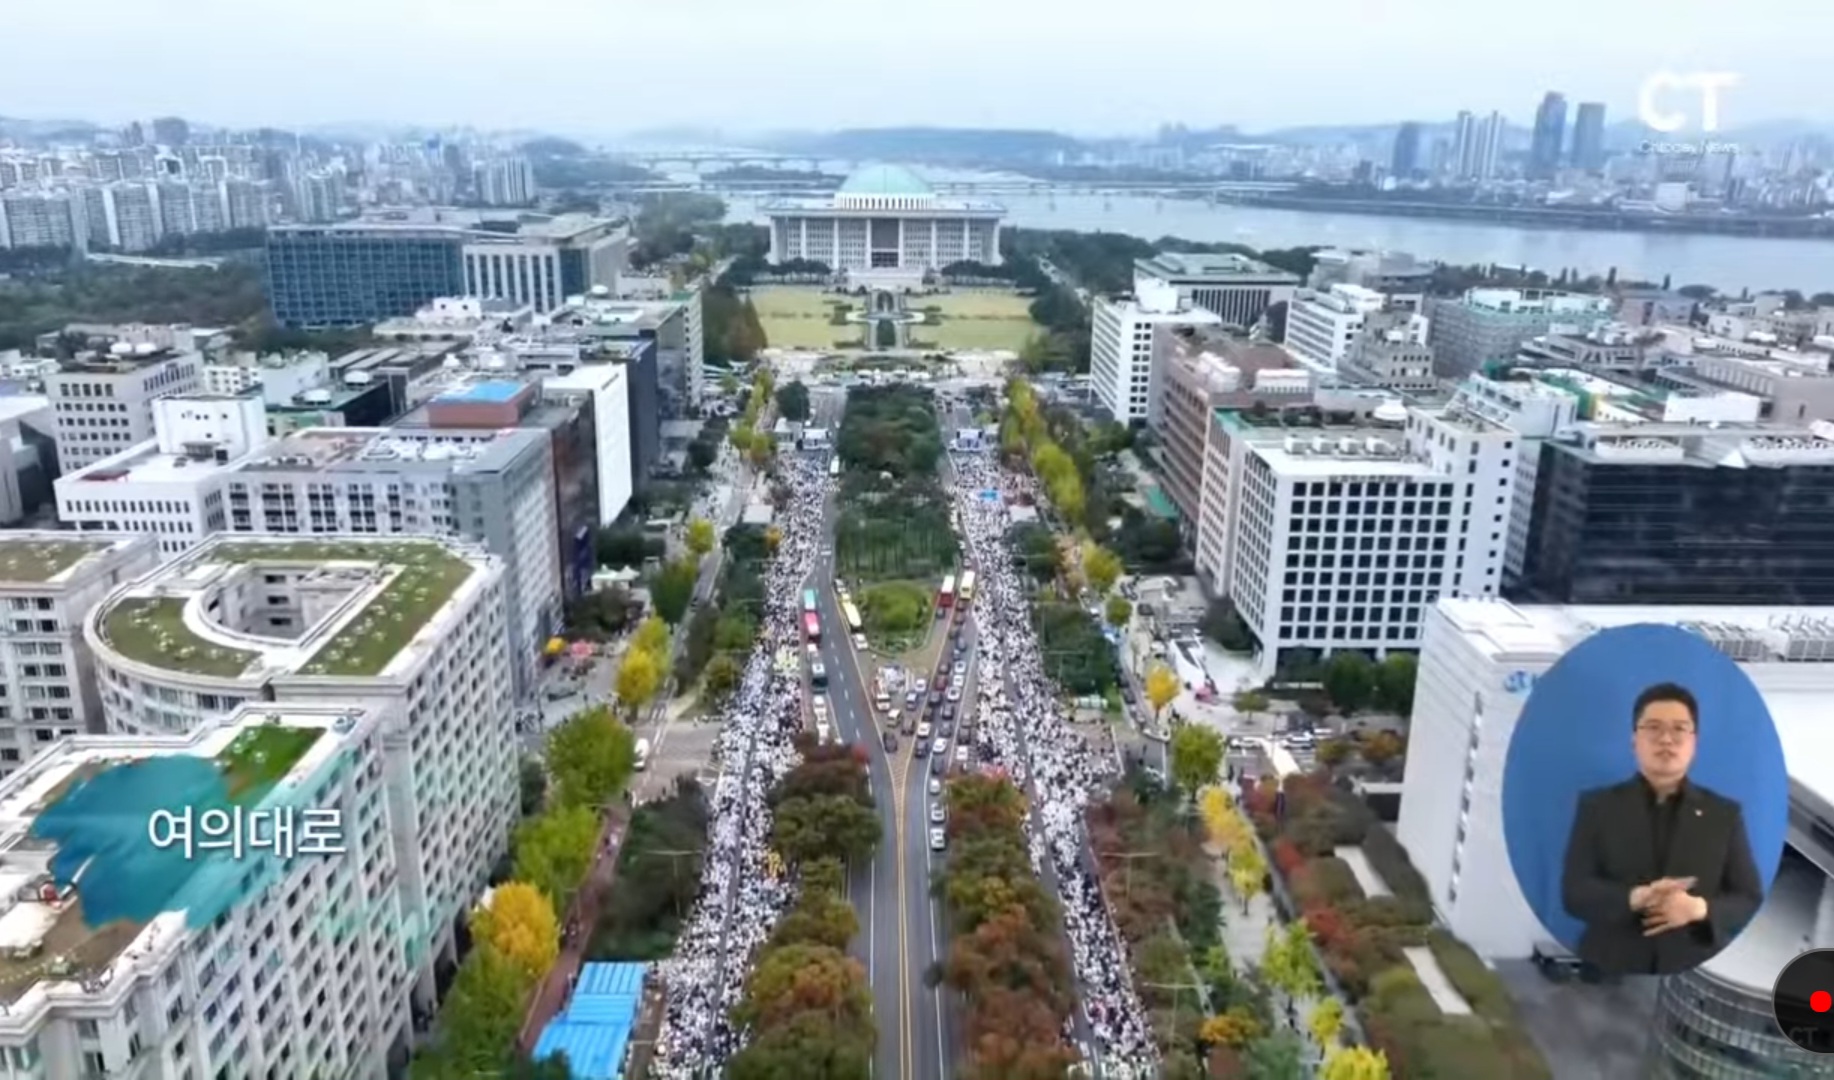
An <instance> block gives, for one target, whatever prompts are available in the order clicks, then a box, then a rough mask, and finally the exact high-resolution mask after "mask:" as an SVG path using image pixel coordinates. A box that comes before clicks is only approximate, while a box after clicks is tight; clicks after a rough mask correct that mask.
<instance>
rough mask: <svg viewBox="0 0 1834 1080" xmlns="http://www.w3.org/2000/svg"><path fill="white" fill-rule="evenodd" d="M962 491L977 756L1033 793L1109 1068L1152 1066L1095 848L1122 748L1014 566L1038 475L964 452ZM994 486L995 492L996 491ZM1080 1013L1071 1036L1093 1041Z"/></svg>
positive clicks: (1044, 870)
mask: <svg viewBox="0 0 1834 1080" xmlns="http://www.w3.org/2000/svg"><path fill="white" fill-rule="evenodd" d="M953 465H954V468H953V477H954V479H953V492H952V495H953V499H954V504H955V507H956V511H957V513H958V514H959V516H960V526H959V528H960V531H961V533H962V536H963V540H964V543H965V546H966V551H965V555H966V557H967V561H968V562H969V563H971V564H972V565H973V567H974V568H975V570H976V571H977V573H979V575H980V581H981V584H980V587H979V588H980V591H979V592H978V593H977V594H976V596H975V597H974V598H973V600H972V601H971V603H972V605H973V613H974V620H975V630H976V634H977V637H978V639H979V642H980V647H979V650H978V652H979V657H980V661H979V662H980V679H979V686H980V688H981V689H980V693H979V698H978V703H977V708H978V722H977V723H976V724H975V737H976V740H977V742H978V745H977V746H976V748H975V750H976V756H977V757H978V758H980V759H981V760H983V761H988V762H991V763H993V764H995V765H997V766H999V767H1001V768H1003V769H1005V770H1006V771H1007V772H1008V774H1009V775H1011V776H1012V778H1013V779H1014V781H1015V782H1017V783H1018V784H1019V785H1020V787H1021V788H1022V789H1024V790H1026V791H1027V793H1028V794H1029V796H1030V801H1031V806H1032V813H1031V816H1030V819H1029V820H1028V822H1027V839H1028V842H1029V845H1030V848H1031V860H1032V869H1033V871H1034V872H1035V873H1037V874H1038V875H1039V877H1040V878H1041V879H1046V878H1048V879H1050V880H1054V882H1055V884H1056V886H1057V888H1058V891H1059V893H1060V895H1061V897H1062V901H1063V913H1064V929H1065V932H1066V935H1067V937H1068V938H1069V945H1070V962H1071V967H1072V969H1073V971H1074V972H1075V975H1076V980H1077V984H1078V991H1079V996H1080V999H1081V1002H1082V1005H1083V1014H1084V1017H1085V1018H1086V1023H1087V1033H1088V1035H1089V1037H1090V1039H1089V1041H1090V1042H1092V1043H1093V1045H1092V1046H1089V1047H1087V1048H1086V1052H1087V1053H1090V1054H1093V1055H1096V1056H1097V1059H1098V1060H1099V1061H1100V1062H1101V1063H1102V1066H1103V1072H1104V1073H1105V1074H1108V1075H1115V1074H1119V1075H1135V1076H1144V1075H1153V1074H1154V1070H1155V1069H1156V1067H1157V1064H1158V1055H1157V1052H1156V1049H1155V1047H1154V1043H1153V1035H1152V1029H1151V1026H1150V1024H1149V1022H1148V1020H1147V1016H1146V1010H1145V1008H1144V1006H1143V1005H1142V1004H1141V1002H1140V997H1139V995H1138V994H1137V993H1136V992H1135V990H1134V986H1133V980H1132V978H1131V976H1130V975H1129V972H1130V970H1131V969H1130V967H1129V965H1128V962H1127V955H1126V948H1127V946H1126V944H1125V943H1124V942H1123V941H1122V939H1121V936H1120V933H1119V932H1118V931H1117V930H1116V929H1115V924H1114V919H1113V917H1112V916H1111V914H1110V913H1109V911H1108V907H1107V904H1106V902H1105V901H1104V899H1103V897H1102V890H1101V885H1100V882H1099V881H1098V880H1097V878H1096V875H1095V872H1094V864H1093V860H1092V859H1091V858H1090V857H1089V856H1088V854H1087V843H1086V835H1087V834H1086V832H1085V829H1084V824H1083V810H1084V807H1085V806H1086V805H1087V803H1088V801H1089V798H1090V797H1091V795H1095V794H1099V793H1100V792H1101V791H1102V790H1103V788H1104V786H1105V784H1106V783H1107V782H1108V781H1109V780H1110V779H1111V778H1112V777H1113V775H1114V771H1115V769H1116V767H1117V763H1116V761H1115V760H1114V757H1113V755H1112V753H1101V752H1097V751H1096V749H1095V748H1094V747H1092V746H1091V745H1090V743H1089V741H1088V740H1087V739H1085V738H1084V737H1083V735H1082V734H1081V733H1080V732H1078V731H1076V730H1075V729H1074V728H1072V727H1071V726H1070V725H1069V724H1068V723H1067V720H1066V717H1065V716H1064V713H1063V710H1062V708H1061V706H1060V705H1059V702H1058V697H1057V694H1056V693H1055V692H1054V690H1053V687H1052V684H1051V682H1050V680H1049V679H1048V678H1047V677H1046V674H1045V670H1044V663H1043V658H1042V656H1041V654H1040V650H1039V644H1038V638H1037V634H1036V633H1035V632H1034V631H1033V629H1032V623H1031V618H1030V614H1029V610H1028V607H1027V605H1028V597H1029V589H1028V588H1027V587H1026V585H1025V584H1024V583H1022V582H1021V581H1019V580H1018V576H1017V575H1016V574H1015V572H1014V570H1013V553H1012V551H1011V547H1010V545H1009V544H1008V542H1007V532H1008V529H1009V527H1010V521H1009V516H1008V512H1007V509H1006V506H1007V502H1008V500H1009V499H1011V498H1012V497H1014V496H1017V495H1020V494H1025V495H1028V496H1032V497H1033V498H1034V500H1035V497H1036V494H1037V492H1036V491H1035V490H1034V486H1035V482H1034V481H1033V480H1032V479H1031V478H1030V477H1025V476H1019V475H1016V474H1013V473H1011V472H1008V471H1005V470H1002V469H1000V468H999V467H998V466H997V465H996V464H995V463H994V462H992V461H991V460H990V459H989V457H988V456H986V455H979V454H963V455H957V456H956V457H955V458H954V461H953ZM987 493H994V494H993V495H989V494H987ZM1080 1026H1081V1025H1079V1024H1078V1023H1077V1022H1076V1018H1075V1017H1074V1016H1073V1017H1072V1018H1071V1022H1070V1024H1069V1028H1070V1030H1067V1031H1066V1032H1065V1033H1064V1034H1065V1038H1066V1040H1070V1041H1072V1043H1073V1044H1076V1043H1082V1042H1083V1040H1082V1039H1081V1038H1079V1037H1078V1031H1077V1029H1078V1028H1079V1027H1080Z"/></svg>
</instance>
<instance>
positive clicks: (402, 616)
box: [263, 542, 473, 676]
mask: <svg viewBox="0 0 1834 1080" xmlns="http://www.w3.org/2000/svg"><path fill="white" fill-rule="evenodd" d="M314 548H315V549H318V552H319V553H318V554H309V553H304V552H301V551H299V550H298V549H314ZM263 558H265V559H279V560H302V561H329V560H335V559H379V560H382V561H385V562H388V563H391V564H393V565H396V566H399V567H400V568H401V570H400V573H398V574H396V575H395V577H394V578H393V579H392V580H391V581H390V582H389V583H388V585H387V586H386V587H385V588H384V589H383V590H382V594H381V595H380V596H377V597H376V598H375V599H374V600H372V601H370V603H369V604H368V606H366V607H364V609H363V610H362V611H361V612H359V613H358V614H357V616H356V618H354V619H352V620H351V621H350V622H348V623H346V624H344V628H343V629H342V630H339V631H338V632H337V634H336V636H334V637H333V638H332V639H331V640H330V641H328V642H326V643H325V645H324V647H323V648H321V649H319V651H318V652H316V653H314V654H313V656H312V659H311V660H309V661H307V662H306V666H305V667H304V668H303V669H302V671H301V673H302V674H305V675H355V676H369V675H378V674H380V673H381V672H382V669H383V668H385V667H387V666H388V665H389V661H391V660H393V659H394V658H395V656H396V654H398V653H400V652H401V650H402V649H405V648H407V646H408V643H409V642H411V641H413V640H414V636H415V635H416V634H419V633H420V631H421V628H422V627H424V626H426V624H427V620H428V619H431V618H432V617H433V616H434V614H435V613H437V612H438V611H439V609H440V608H442V607H445V606H446V601H448V600H450V599H452V594H453V593H455V592H457V591H458V588H459V586H460V585H463V584H464V583H465V581H466V579H468V578H470V577H471V572H472V570H473V567H472V564H471V563H469V562H467V561H465V560H464V559H461V558H459V557H458V556H456V555H454V554H452V553H451V552H450V551H448V550H447V549H446V548H445V547H443V546H441V545H439V544H424V543H423V544H369V543H355V544H353V543H349V542H346V543H342V544H323V543H321V544H309V543H306V544H284V545H279V546H277V547H273V548H270V550H269V551H268V552H265V553H264V554H263Z"/></svg>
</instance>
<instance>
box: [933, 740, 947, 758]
mask: <svg viewBox="0 0 1834 1080" xmlns="http://www.w3.org/2000/svg"><path fill="white" fill-rule="evenodd" d="M931 749H932V750H934V751H935V753H936V756H937V757H943V756H945V755H947V754H948V752H949V740H947V739H945V738H943V737H942V736H940V735H939V736H937V737H936V745H935V746H934V747H932V748H931Z"/></svg>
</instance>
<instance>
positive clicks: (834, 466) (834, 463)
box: [828, 454, 841, 477]
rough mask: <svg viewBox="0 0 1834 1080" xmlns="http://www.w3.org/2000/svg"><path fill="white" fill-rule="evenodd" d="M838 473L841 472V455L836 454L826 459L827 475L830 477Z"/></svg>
mask: <svg viewBox="0 0 1834 1080" xmlns="http://www.w3.org/2000/svg"><path fill="white" fill-rule="evenodd" d="M840 474H841V456H840V455H839V454H836V455H834V457H833V458H831V459H830V460H829V461H828V475H829V476H831V477H832V476H839V475H840Z"/></svg>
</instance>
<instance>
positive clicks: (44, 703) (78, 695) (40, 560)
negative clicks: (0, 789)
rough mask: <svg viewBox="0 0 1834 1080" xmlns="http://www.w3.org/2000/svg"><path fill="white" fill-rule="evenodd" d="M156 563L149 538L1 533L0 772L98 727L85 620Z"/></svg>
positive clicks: (155, 547)
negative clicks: (1, 660)
mask: <svg viewBox="0 0 1834 1080" xmlns="http://www.w3.org/2000/svg"><path fill="white" fill-rule="evenodd" d="M158 562H159V549H158V545H156V544H154V543H153V538H152V537H151V536H148V535H146V534H144V533H140V534H134V533H113V534H110V533H91V534H89V535H86V536H78V535H76V534H74V533H70V532H54V531H50V530H42V531H41V530H18V529H15V530H8V531H6V532H0V604H3V605H4V611H3V613H0V628H4V631H5V632H4V633H3V634H0V657H3V658H4V661H5V662H4V663H0V776H7V775H10V774H11V773H13V772H16V771H17V770H18V769H19V767H20V766H21V765H22V764H23V763H25V762H26V761H29V760H31V758H33V757H34V756H35V755H37V754H38V753H39V752H40V751H42V750H44V749H45V748H46V747H48V746H50V745H51V744H52V743H53V742H55V741H57V740H58V739H60V738H63V737H65V736H69V735H74V734H76V733H77V732H79V731H90V730H95V728H97V727H99V726H100V724H101V719H102V717H101V703H100V700H99V699H98V697H97V688H96V684H95V670H94V665H93V664H92V662H91V660H90V654H89V645H88V643H87V642H86V641H85V640H84V639H83V620H84V619H85V618H86V617H87V616H88V614H89V609H90V608H92V607H94V606H95V605H96V604H97V603H99V602H101V600H102V598H103V597H105V596H107V595H108V593H109V592H111V591H112V590H113V589H114V588H115V587H116V586H117V585H119V584H121V582H123V581H128V580H132V579H133V578H137V577H139V576H140V575H142V574H144V573H146V572H147V571H149V570H151V569H153V567H154V566H156V565H157V564H158Z"/></svg>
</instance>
